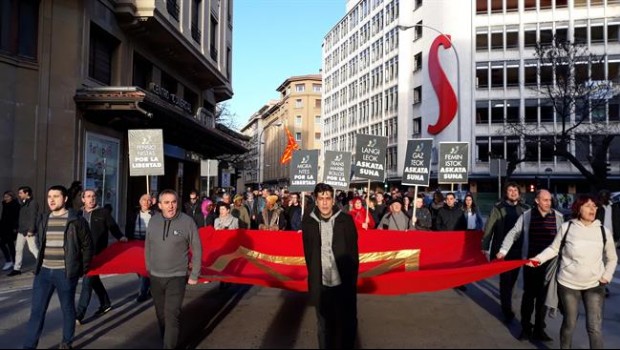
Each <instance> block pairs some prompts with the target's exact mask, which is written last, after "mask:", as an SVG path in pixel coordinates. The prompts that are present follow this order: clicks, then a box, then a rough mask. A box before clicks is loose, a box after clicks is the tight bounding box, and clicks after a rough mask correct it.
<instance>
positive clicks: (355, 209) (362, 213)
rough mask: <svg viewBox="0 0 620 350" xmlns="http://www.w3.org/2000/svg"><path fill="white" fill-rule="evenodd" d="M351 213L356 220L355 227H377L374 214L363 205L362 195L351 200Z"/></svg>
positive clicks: (363, 228) (367, 228) (365, 228)
mask: <svg viewBox="0 0 620 350" xmlns="http://www.w3.org/2000/svg"><path fill="white" fill-rule="evenodd" d="M349 215H351V216H352V217H353V221H354V222H355V227H357V229H358V230H369V229H374V228H375V225H376V224H375V220H374V219H373V217H372V215H371V214H370V213H369V212H368V211H367V210H366V208H364V206H363V205H362V198H361V197H354V198H353V199H352V200H351V208H350V210H349Z"/></svg>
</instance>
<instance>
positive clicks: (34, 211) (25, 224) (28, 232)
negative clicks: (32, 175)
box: [9, 186, 39, 276]
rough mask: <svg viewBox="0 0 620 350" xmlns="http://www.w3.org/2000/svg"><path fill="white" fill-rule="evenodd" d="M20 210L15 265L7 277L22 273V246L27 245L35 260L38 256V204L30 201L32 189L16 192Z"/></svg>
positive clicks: (20, 189)
mask: <svg viewBox="0 0 620 350" xmlns="http://www.w3.org/2000/svg"><path fill="white" fill-rule="evenodd" d="M17 196H18V197H19V202H20V204H21V208H20V209H19V224H18V228H17V241H16V242H15V265H13V271H11V272H10V273H9V276H16V275H20V274H21V273H22V272H21V270H22V260H23V258H24V246H25V245H26V243H27V244H28V249H29V250H30V252H31V253H32V255H34V258H35V259H36V258H37V257H38V255H39V248H37V237H36V236H35V233H36V231H37V230H36V222H37V216H38V215H39V203H37V202H36V201H35V200H34V199H32V188H30V187H28V186H22V187H20V188H19V190H18V191H17Z"/></svg>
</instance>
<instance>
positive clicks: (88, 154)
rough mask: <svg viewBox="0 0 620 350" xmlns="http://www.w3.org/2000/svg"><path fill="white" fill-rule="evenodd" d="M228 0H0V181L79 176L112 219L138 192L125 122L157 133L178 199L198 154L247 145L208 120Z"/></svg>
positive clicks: (220, 77) (168, 184)
mask: <svg viewBox="0 0 620 350" xmlns="http://www.w3.org/2000/svg"><path fill="white" fill-rule="evenodd" d="M232 15H233V12H232V0H167V1H160V0H96V1H50V0H7V1H2V2H0V38H1V41H0V76H1V77H2V79H0V110H2V111H3V112H2V114H1V115H2V116H1V117H0V118H1V123H2V128H0V165H1V168H2V171H1V172H0V188H2V189H3V190H6V189H14V190H15V189H17V187H18V186H20V185H30V186H32V188H33V189H34V194H35V196H36V197H37V198H38V200H42V199H43V198H44V195H45V190H46V189H47V188H48V187H49V186H50V185H56V184H64V185H67V186H68V185H69V184H71V182H72V181H74V180H80V181H81V182H82V184H83V186H84V188H94V189H96V191H97V192H98V194H99V203H100V205H103V204H110V205H111V206H112V208H113V214H114V215H115V216H116V218H117V220H118V221H119V222H120V223H123V222H124V218H125V214H126V212H127V211H128V210H133V208H134V206H135V205H136V203H137V202H138V199H139V197H140V195H141V194H143V193H145V192H146V190H147V186H146V185H147V183H146V176H140V177H130V176H129V159H128V138H127V130H128V129H162V130H163V142H164V145H163V147H164V156H165V157H164V159H163V161H164V167H165V175H163V176H152V177H150V186H149V187H148V188H150V190H151V191H153V192H157V191H161V190H162V189H165V188H169V189H174V190H177V191H178V193H179V194H180V195H181V196H187V194H188V193H189V190H190V189H192V188H199V186H200V180H201V174H200V161H201V159H207V158H208V159H214V158H217V157H219V156H221V155H223V154H236V153H244V152H245V151H247V149H246V148H245V147H244V146H243V145H242V144H241V143H240V142H239V140H238V138H237V137H236V136H235V133H233V132H231V131H230V130H227V129H226V128H222V127H219V126H218V125H216V123H215V111H216V105H217V103H218V102H221V101H225V100H227V99H230V98H231V96H232V86H231V75H232V66H231V62H232V28H233V26H232Z"/></svg>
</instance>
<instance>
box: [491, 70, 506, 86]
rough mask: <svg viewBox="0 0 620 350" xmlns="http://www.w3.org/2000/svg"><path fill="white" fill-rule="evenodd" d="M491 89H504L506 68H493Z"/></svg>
mask: <svg viewBox="0 0 620 350" xmlns="http://www.w3.org/2000/svg"><path fill="white" fill-rule="evenodd" d="M491 87H492V88H501V87H504V67H501V66H500V67H491Z"/></svg>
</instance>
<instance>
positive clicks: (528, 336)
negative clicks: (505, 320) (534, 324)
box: [519, 328, 532, 341]
mask: <svg viewBox="0 0 620 350" xmlns="http://www.w3.org/2000/svg"><path fill="white" fill-rule="evenodd" d="M519 340H520V341H528V340H532V330H531V329H529V328H523V330H522V331H521V334H519Z"/></svg>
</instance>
